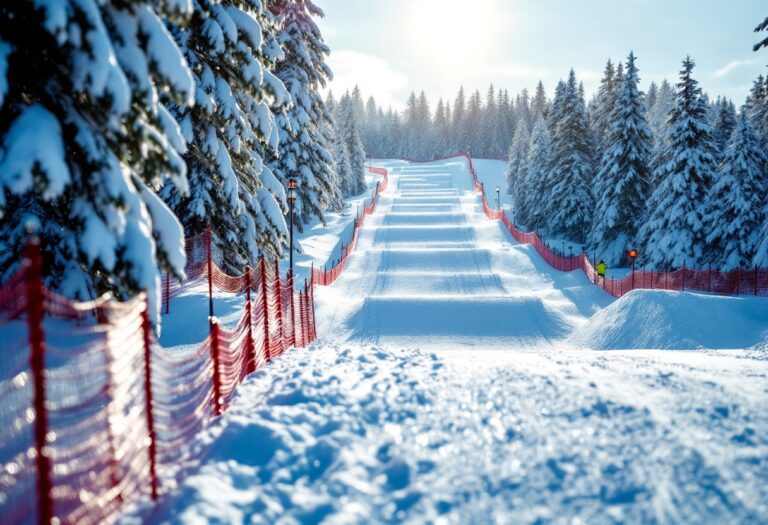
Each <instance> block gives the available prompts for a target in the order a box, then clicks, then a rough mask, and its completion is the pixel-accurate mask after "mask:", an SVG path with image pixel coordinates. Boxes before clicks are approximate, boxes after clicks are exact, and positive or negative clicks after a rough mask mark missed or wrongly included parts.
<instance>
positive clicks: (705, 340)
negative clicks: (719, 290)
mask: <svg viewBox="0 0 768 525" xmlns="http://www.w3.org/2000/svg"><path fill="white" fill-rule="evenodd" d="M766 337H768V301H766V300H765V299H764V298H751V297H723V296H715V295H703V294H695V293H685V292H667V291H663V290H634V291H632V292H630V293H628V294H627V295H625V296H624V297H622V298H621V299H619V300H617V301H616V302H614V303H613V304H611V305H610V306H608V307H607V308H605V309H603V310H601V311H600V312H598V313H596V314H595V315H594V316H593V317H592V318H591V319H590V320H589V321H588V322H587V323H586V324H585V325H583V326H582V327H580V328H579V329H578V330H576V331H575V332H574V333H573V335H572V336H571V337H570V338H569V340H568V341H569V342H570V343H572V344H574V345H576V346H579V347H584V348H592V349H595V350H620V349H641V348H648V349H674V350H693V349H701V348H711V349H725V348H747V347H751V346H755V345H757V344H759V343H760V342H761V341H763V340H765V338H766Z"/></svg>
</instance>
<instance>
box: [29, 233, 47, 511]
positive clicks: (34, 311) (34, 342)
mask: <svg viewBox="0 0 768 525" xmlns="http://www.w3.org/2000/svg"><path fill="white" fill-rule="evenodd" d="M24 252H25V253H24V256H25V264H26V265H27V275H26V278H27V279H26V280H27V282H26V285H27V286H26V288H27V290H26V291H27V324H28V326H29V348H30V356H29V365H30V368H31V372H32V379H33V382H34V408H35V427H34V435H35V452H36V455H35V463H36V465H37V497H38V506H39V509H38V512H39V515H38V522H39V523H40V524H41V525H49V524H50V523H51V521H52V520H53V493H52V490H51V489H52V484H51V460H50V458H48V452H47V444H48V412H47V411H46V408H45V402H46V391H45V334H44V332H43V317H44V316H45V305H44V304H43V275H42V271H43V268H42V258H41V255H40V244H39V241H38V240H37V239H35V240H31V241H29V242H28V243H27V245H26V247H25V248H24Z"/></svg>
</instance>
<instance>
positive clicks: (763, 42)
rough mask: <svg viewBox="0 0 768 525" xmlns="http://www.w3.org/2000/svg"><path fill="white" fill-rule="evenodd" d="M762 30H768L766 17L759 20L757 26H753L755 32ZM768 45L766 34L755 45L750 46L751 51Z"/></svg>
mask: <svg viewBox="0 0 768 525" xmlns="http://www.w3.org/2000/svg"><path fill="white" fill-rule="evenodd" d="M763 31H768V18H766V19H765V20H763V21H762V22H760V23H759V24H758V25H757V27H756V28H755V33H762V32H763ZM763 47H768V36H766V37H763V39H762V40H760V41H759V42H758V43H757V44H755V46H754V47H753V48H752V49H753V51H757V50H758V49H760V48H763Z"/></svg>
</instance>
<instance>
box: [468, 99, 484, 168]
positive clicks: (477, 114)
mask: <svg viewBox="0 0 768 525" xmlns="http://www.w3.org/2000/svg"><path fill="white" fill-rule="evenodd" d="M482 113H483V102H482V98H481V97H480V91H477V90H476V91H475V92H474V93H472V96H471V97H469V102H468V103H467V113H466V116H465V118H464V133H465V134H466V137H467V146H468V148H469V151H470V153H472V154H473V155H476V154H477V152H478V151H479V150H480V149H482V145H481V139H480V124H481V122H482V118H483V115H482Z"/></svg>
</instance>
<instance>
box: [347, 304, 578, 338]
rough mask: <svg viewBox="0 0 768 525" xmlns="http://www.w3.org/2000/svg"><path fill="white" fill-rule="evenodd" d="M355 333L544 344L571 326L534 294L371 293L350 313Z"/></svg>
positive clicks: (566, 332)
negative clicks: (356, 309) (492, 295)
mask: <svg viewBox="0 0 768 525" xmlns="http://www.w3.org/2000/svg"><path fill="white" fill-rule="evenodd" d="M350 328H351V329H352V330H353V337H352V338H353V339H358V340H361V341H385V342H387V343H389V344H395V345H397V344H398V343H402V344H404V345H408V344H418V345H420V346H421V345H427V346H430V345H433V344H438V345H440V344H441V343H445V342H446V341H450V342H453V343H456V342H461V343H462V344H463V345H466V346H490V345H492V346H503V345H505V344H506V345H511V344H529V345H534V346H535V345H539V344H546V343H548V342H551V341H553V340H558V339H559V340H562V339H564V338H565V337H567V335H568V333H569V331H570V328H571V327H570V325H569V323H568V322H567V321H566V320H565V319H564V318H563V317H562V315H561V314H560V313H559V312H557V311H555V310H553V309H551V308H549V307H547V305H546V304H545V303H544V302H543V301H542V300H541V299H539V298H536V297H482V296H462V295H457V296H433V297H386V296H376V297H369V298H367V299H366V300H365V302H364V303H363V306H362V308H361V309H360V311H359V312H358V313H357V314H356V315H355V316H354V317H353V318H352V319H351V323H350Z"/></svg>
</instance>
